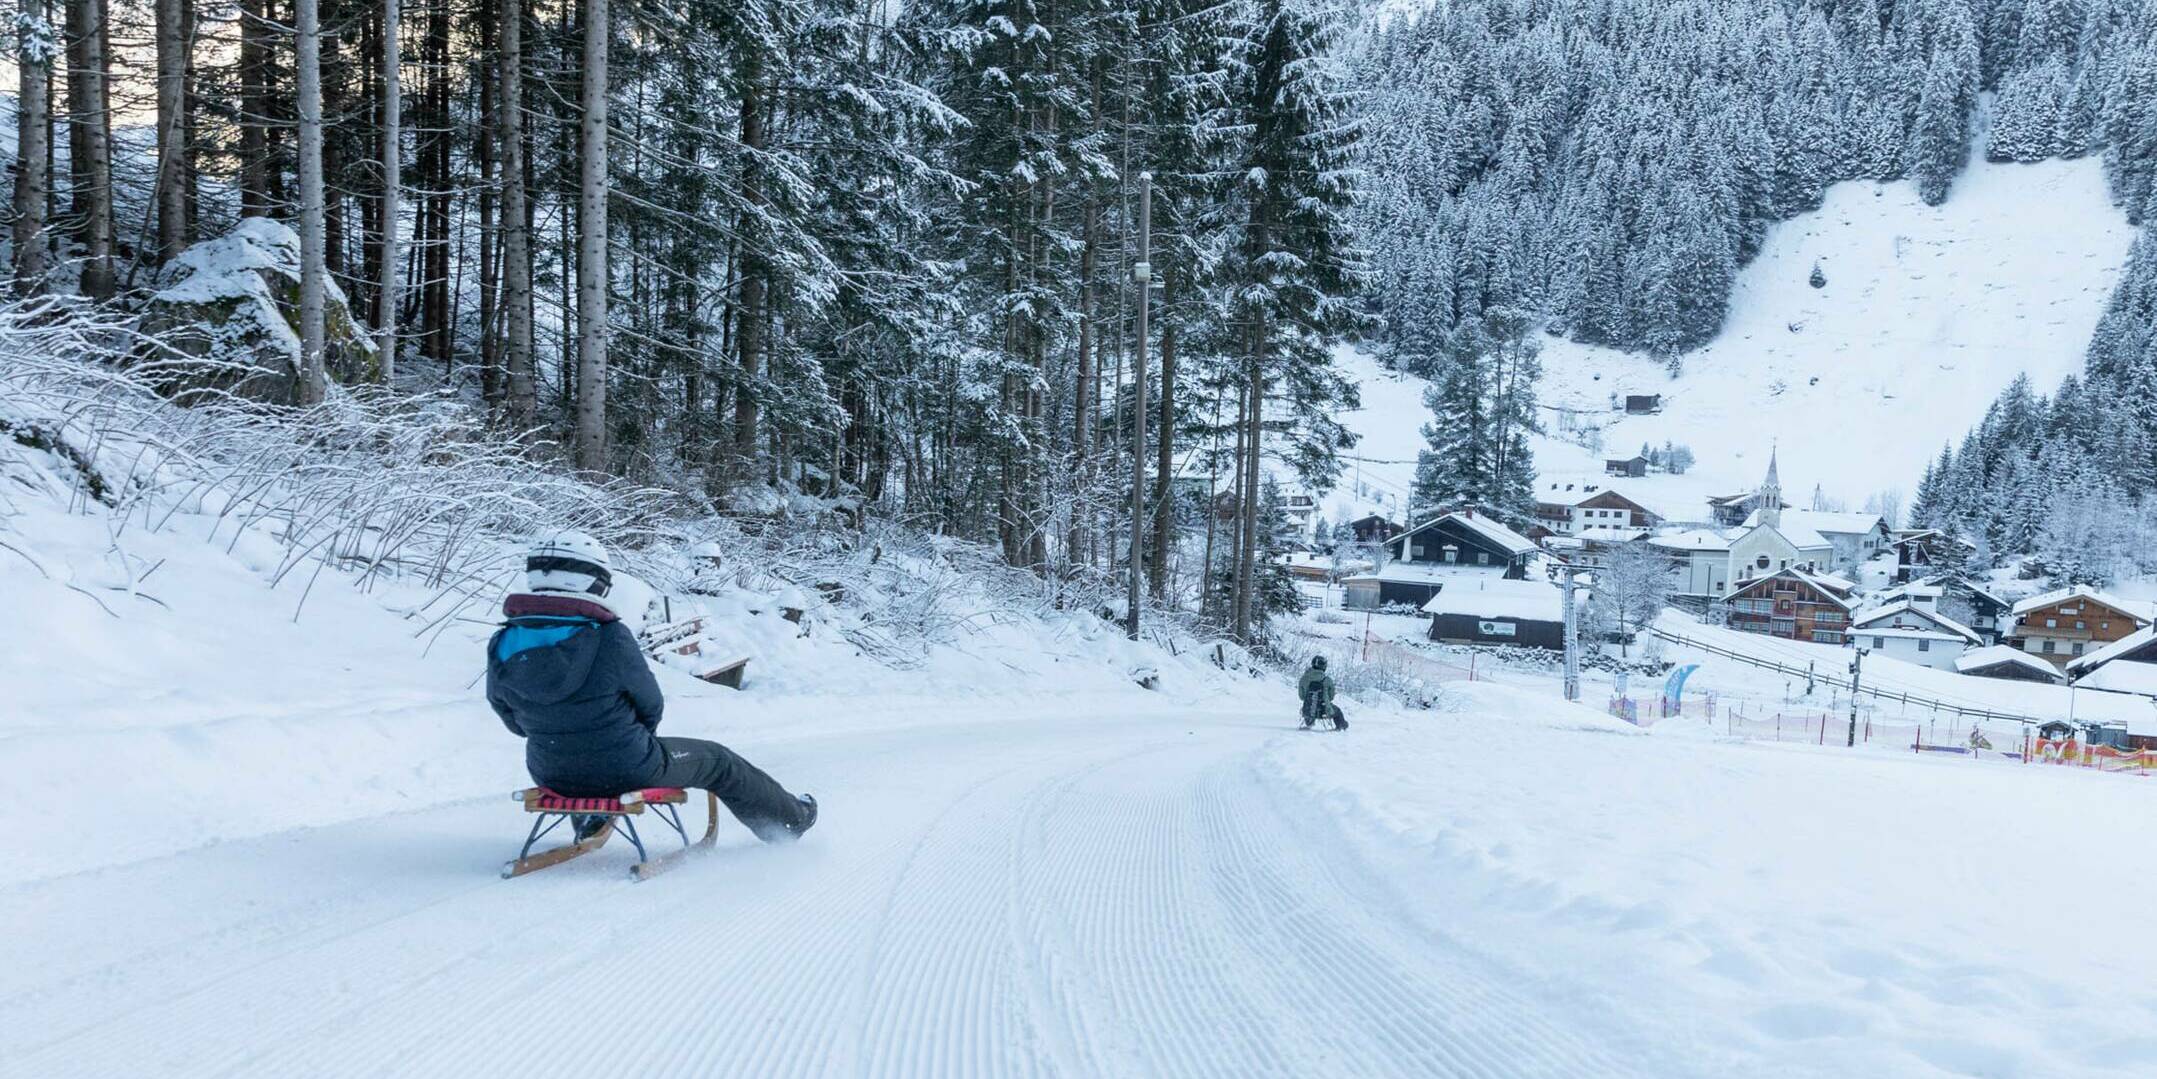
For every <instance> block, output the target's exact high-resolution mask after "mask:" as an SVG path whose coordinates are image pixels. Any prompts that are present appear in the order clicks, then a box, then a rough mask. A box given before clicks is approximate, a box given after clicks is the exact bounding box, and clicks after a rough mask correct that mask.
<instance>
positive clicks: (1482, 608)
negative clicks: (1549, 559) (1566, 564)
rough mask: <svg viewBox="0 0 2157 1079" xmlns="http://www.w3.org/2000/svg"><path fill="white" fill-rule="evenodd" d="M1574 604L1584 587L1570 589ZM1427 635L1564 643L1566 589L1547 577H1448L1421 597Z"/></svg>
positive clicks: (1557, 646) (1555, 646)
mask: <svg viewBox="0 0 2157 1079" xmlns="http://www.w3.org/2000/svg"><path fill="white" fill-rule="evenodd" d="M1573 602H1574V603H1575V604H1576V605H1579V604H1584V603H1586V602H1587V592H1586V591H1585V590H1582V591H1577V592H1575V593H1574V595H1573ZM1423 613H1424V614H1427V615H1429V616H1430V617H1431V625H1430V639H1431V640H1434V641H1438V642H1440V643H1443V644H1509V645H1521V646H1525V647H1530V648H1549V649H1552V650H1562V649H1564V648H1565V592H1564V591H1563V590H1562V589H1560V588H1559V587H1558V586H1556V585H1554V584H1551V583H1549V582H1548V581H1531V580H1507V579H1505V578H1502V577H1480V578H1478V577H1470V578H1461V579H1458V580H1453V581H1448V582H1446V584H1445V587H1444V588H1442V589H1440V590H1439V592H1438V593H1437V594H1436V595H1434V596H1432V597H1431V598H1430V599H1428V600H1426V601H1424V603H1423Z"/></svg>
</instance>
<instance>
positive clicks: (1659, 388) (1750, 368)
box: [1327, 158, 2134, 519]
mask: <svg viewBox="0 0 2157 1079" xmlns="http://www.w3.org/2000/svg"><path fill="white" fill-rule="evenodd" d="M2133 238H2134V228H2133V227H2132V226H2130V225H2129V224H2128V223H2127V221H2126V218H2125V217H2124V215H2122V214H2121V213H2120V211H2119V210H2118V208H2116V207H2115V206H2113V205H2112V203H2111V199H2110V197H2109V195H2108V194H2107V191H2106V186H2105V178H2104V169H2103V165H2102V163H2101V162H2099V161H2098V160H2096V159H2095V158H2090V159H2084V160H2078V161H2047V162H2040V163H2037V164H1995V163H1991V162H1985V161H1983V160H1974V161H1973V162H1972V163H1971V165H1970V167H1969V168H1968V169H1967V170H1966V171H1965V172H1964V173H1963V174H1962V175H1961V176H1960V177H1958V178H1957V179H1956V181H1955V186H1954V188H1953V191H1952V192H1951V194H1950V195H1949V197H1948V199H1947V201H1946V202H1945V203H1943V204H1941V205H1939V206H1926V205H1925V204H1924V203H1923V201H1922V200H1920V199H1919V198H1918V197H1917V194H1916V191H1915V189H1914V188H1913V187H1912V185H1910V184H1909V183H1906V182H1905V183H1890V184H1877V183H1862V182H1853V183H1843V184H1837V185H1835V186H1833V187H1831V188H1829V189H1828V191H1827V195H1826V198H1825V200H1824V202H1823V204H1822V206H1821V208H1820V209H1818V210H1816V211H1813V212H1810V213H1806V214H1801V215H1799V216H1797V217H1796V218H1793V219H1791V220H1789V221H1786V222H1783V223H1781V224H1779V225H1776V226H1774V227H1773V228H1772V229H1771V230H1770V231H1769V233H1768V236H1767V239H1766V242H1765V244H1764V246H1763V248H1762V250H1761V252H1760V253H1759V254H1758V255H1757V256H1756V257H1755V258H1754V259H1753V261H1752V262H1750V263H1749V264H1747V265H1746V266H1745V267H1744V268H1743V269H1742V270H1741V271H1739V274H1738V278H1737V282H1736V285H1735V286H1734V288H1733V290H1732V293H1731V298H1730V313H1729V316H1728V317H1727V319H1726V320H1725V322H1724V326H1723V330H1722V332H1721V333H1720V334H1719V335H1718V336H1717V337H1716V338H1715V339H1714V340H1713V341H1711V342H1709V343H1708V344H1707V345H1705V346H1702V347H1701V348H1699V349H1697V350H1694V351H1693V352H1690V353H1687V354H1685V355H1684V356H1682V357H1680V364H1679V368H1680V374H1679V375H1678V376H1677V377H1675V378H1673V377H1672V376H1671V375H1670V373H1669V370H1668V367H1667V366H1666V365H1665V364H1663V363H1661V362H1659V361H1656V360H1654V359H1652V358H1650V357H1647V356H1644V355H1637V354H1632V353H1625V352H1619V351H1616V350H1613V349H1607V348H1598V347H1595V346H1590V345H1582V344H1579V343H1577V342H1573V341H1568V340H1563V339H1559V338H1552V337H1546V338H1545V339H1544V344H1543V380H1542V383H1541V385H1540V387H1539V388H1538V399H1539V401H1540V403H1541V404H1542V405H1543V406H1544V409H1543V411H1542V416H1541V418H1542V420H1543V422H1544V424H1545V426H1546V427H1547V428H1548V430H1549V432H1550V434H1549V436H1548V437H1544V438H1539V439H1536V440H1535V447H1534V448H1535V453H1536V464H1537V467H1538V469H1539V471H1540V472H1541V473H1542V474H1543V476H1544V477H1545V479H1546V481H1549V480H1560V481H1562V480H1567V479H1576V478H1580V477H1593V476H1596V475H1599V474H1600V473H1601V471H1602V459H1603V457H1605V456H1609V457H1622V456H1629V455H1631V454H1633V453H1637V452H1638V451H1639V449H1640V447H1641V445H1642V444H1644V443H1645V444H1649V445H1653V446H1658V447H1659V446H1661V445H1662V444H1663V443H1664V442H1666V441H1670V442H1677V443H1681V444H1685V445H1689V446H1690V447H1691V448H1692V450H1693V453H1694V456H1695V458H1696V464H1695V466H1694V468H1693V470H1692V471H1691V472H1690V473H1688V474H1687V475H1684V476H1665V475H1659V474H1658V475H1654V476H1650V477H1648V478H1647V479H1645V480H1639V479H1635V480H1627V481H1622V482H1621V486H1622V488H1623V489H1624V490H1625V491H1626V493H1628V494H1630V495H1632V496H1633V497H1635V498H1638V499H1640V500H1641V501H1643V502H1645V503H1647V504H1648V505H1650V506H1651V507H1652V508H1655V509H1657V510H1658V511H1659V512H1662V513H1663V514H1664V515H1665V516H1672V517H1676V516H1679V515H1680V514H1682V515H1683V517H1686V518H1691V517H1697V516H1699V515H1700V514H1702V513H1703V512H1704V507H1702V506H1701V505H1700V503H1701V501H1702V499H1703V498H1705V497H1706V496H1707V495H1710V494H1728V493H1730V492H1733V491H1742V490H1750V489H1751V488H1752V487H1754V486H1755V485H1757V484H1758V483H1759V482H1760V478H1761V475H1762V474H1763V473H1764V472H1765V471H1766V469H1767V459H1768V452H1769V450H1770V449H1774V450H1776V451H1777V452H1778V453H1779V455H1780V460H1781V464H1782V481H1783V486H1784V490H1785V492H1786V494H1787V495H1788V496H1789V497H1790V498H1792V499H1794V500H1796V501H1798V502H1799V503H1801V504H1810V500H1811V496H1812V492H1813V489H1814V487H1815V486H1818V487H1819V488H1820V489H1821V491H1822V493H1823V494H1825V495H1826V496H1828V497H1829V498H1831V499H1839V500H1841V501H1843V502H1845V503H1847V504H1849V505H1850V507H1851V508H1853V509H1855V508H1857V507H1858V506H1859V505H1860V504H1862V503H1863V502H1864V500H1865V498H1866V497H1867V496H1869V495H1871V494H1873V493H1874V492H1877V491H1879V490H1882V489H1884V488H1899V489H1901V490H1902V491H1903V492H1904V495H1905V499H1904V501H1905V504H1907V501H1908V495H1909V493H1910V492H1912V491H1914V490H1915V488H1916V485H1917V480H1918V478H1919V476H1920V474H1921V473H1922V472H1923V470H1924V467H1925V465H1926V464H1927V463H1928V462H1930V461H1931V460H1932V459H1933V458H1934V457H1936V456H1937V455H1938V454H1939V451H1940V447H1941V445H1942V444H1944V443H1949V442H1954V441H1959V440H1960V439H1961V437H1962V435H1963V432H1964V431H1966V430H1968V428H1969V427H1970V426H1971V425H1972V424H1974V423H1976V422H1977V421H1978V420H1979V419H1981V418H1982V417H1983V415H1984V410H1985V408H1986V406H1988V405H1990V404H1991V403H1992V400H1993V398H1994V397H1996V396H1998V394H1999V392H2000V391H2001V390H2002V389H2004V388H2006V386H2007V385H2008V384H2009V383H2010V382H2012V381H2013V380H2014V378H2015V376H2016V375H2017V374H2027V375H2028V376H2029V378H2030V381H2031V383H2032V385H2033V387H2034V388H2035V390H2036V392H2038V393H2050V392H2051V391H2052V390H2053V389H2054V388H2056V387H2057V386H2058V385H2059V383H2060V380H2061V379H2063V378H2065V377H2066V376H2067V375H2069V374H2071V373H2073V372H2076V371H2079V370H2080V369H2081V366H2082V355H2083V352H2084V351H2085V349H2086V348H2087V347H2088V345H2089V340H2090V333H2091V331H2092V330H2093V329H2094V328H2095V327H2096V325H2097V320H2098V318H2099V317H2100V316H2101V315H2102V314H2103V311H2104V306H2105V303H2106V301H2107V300H2108V299H2109V298H2110V296H2111V294H2112V288H2113V285H2114V282H2115V281H2116V280H2117V278H2118V275H2119V269H2120V266H2121V265H2122V264H2123V263H2124V262H2125V259H2126V254H2127V249H2128V247H2129V245H2130V244H2131V243H2132V241H2133ZM1815 264H1817V265H1818V266H1819V267H1820V270H1821V273H1822V275H1823V276H1824V277H1825V279H1826V284H1825V285H1824V286H1823V287H1821V288H1818V289H1815V288H1813V287H1812V286H1811V284H1810V277H1811V274H1812V269H1813V267H1814V265H1815ZM1342 359H1343V362H1344V364H1345V365H1346V373H1347V374H1348V376H1349V377H1350V378H1351V379H1353V380H1355V381H1357V382H1358V383H1359V384H1360V385H1361V387H1362V393H1363V397H1364V407H1363V409H1362V410H1361V411H1360V412H1357V413H1352V414H1350V415H1349V416H1348V417H1347V419H1346V422H1347V424H1348V426H1349V427H1350V428H1351V429H1352V430H1354V431H1356V432H1357V433H1358V434H1359V435H1361V436H1362V440H1361V442H1360V444H1359V445H1358V447H1357V448H1356V450H1355V451H1353V452H1354V453H1355V454H1357V455H1358V456H1360V457H1362V458H1367V459H1369V460H1368V461H1365V462H1362V463H1361V468H1362V470H1363V473H1364V476H1365V486H1366V487H1367V488H1370V489H1372V490H1374V491H1378V490H1382V491H1392V490H1396V489H1397V490H1401V491H1405V489H1406V488H1407V486H1408V484H1409V483H1410V482H1411V481H1412V480H1413V478H1414V465H1413V461H1414V458H1415V451H1416V450H1418V449H1420V448H1421V446H1422V440H1421V437H1420V435H1419V434H1418V432H1417V430H1416V427H1417V425H1419V424H1421V423H1422V422H1423V419H1424V418H1425V414H1424V410H1423V408H1422V405H1421V401H1420V394H1421V389H1422V384H1421V383H1420V382H1419V381H1417V380H1413V379H1411V380H1407V381H1406V382H1402V381H1399V380H1398V379H1397V377H1396V376H1392V375H1390V374H1388V373H1387V372H1384V371H1382V370H1381V369H1379V368H1378V366H1377V365H1376V364H1375V363H1374V362H1372V361H1371V360H1370V359H1368V358H1367V357H1363V356H1361V355H1359V354H1356V353H1353V352H1350V351H1348V350H1343V353H1342ZM1627 394H1661V395H1663V398H1664V408H1663V411H1662V413H1661V414H1659V415H1649V416H1626V415H1624V414H1622V413H1616V412H1613V410H1612V401H1613V395H1615V399H1616V400H1618V401H1619V402H1621V403H1622V401H1623V398H1624V396H1625V395H1627ZM1560 410H1572V411H1573V414H1574V415H1573V418H1572V420H1571V421H1568V419H1567V418H1566V417H1565V416H1563V415H1561V412H1560ZM1568 422H1573V423H1577V424H1580V425H1592V426H1597V427H1600V428H1602V442H1603V449H1604V450H1605V453H1603V454H1596V453H1591V452H1589V450H1587V449H1585V448H1583V447H1582V446H1581V445H1579V444H1577V441H1576V440H1575V439H1574V438H1571V437H1568V436H1566V435H1565V434H1564V431H1563V428H1564V427H1565V425H1566V424H1567V423H1568ZM1372 462H1378V463H1372ZM1352 466H1353V463H1352ZM1353 481H1354V473H1353V471H1352V470H1351V472H1350V473H1347V474H1344V476H1343V480H1342V483H1343V488H1342V490H1341V491H1339V492H1337V493H1336V494H1335V495H1334V496H1333V497H1332V498H1331V499H1329V504H1328V507H1327V508H1328V510H1329V511H1330V515H1331V516H1333V517H1334V518H1335V519H1337V517H1338V514H1340V513H1341V512H1344V511H1349V510H1353V509H1357V508H1361V507H1363V506H1366V505H1367V506H1370V507H1371V508H1377V507H1378V506H1382V505H1383V503H1382V501H1375V500H1373V499H1372V498H1370V497H1365V498H1361V499H1358V498H1355V497H1353V496H1352V490H1353V488H1352V486H1350V485H1351V484H1352V483H1353Z"/></svg>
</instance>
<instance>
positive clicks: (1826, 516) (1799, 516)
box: [1745, 509, 1880, 536]
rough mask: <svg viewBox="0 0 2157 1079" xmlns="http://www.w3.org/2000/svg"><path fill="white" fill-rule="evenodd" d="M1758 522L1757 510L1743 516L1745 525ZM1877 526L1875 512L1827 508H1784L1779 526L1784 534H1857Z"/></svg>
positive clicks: (1877, 521)
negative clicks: (1849, 511)
mask: <svg viewBox="0 0 2157 1079" xmlns="http://www.w3.org/2000/svg"><path fill="white" fill-rule="evenodd" d="M1759 523H1760V511H1759V510H1754V511H1753V512H1752V515H1751V516H1749V517H1747V518H1745V524H1746V525H1747V526H1752V525H1757V524H1759ZM1879 526H1880V515H1879V514H1877V513H1836V512H1830V511H1828V510H1793V509H1786V510H1783V511H1782V524H1781V525H1780V526H1779V527H1780V528H1781V529H1782V533H1783V535H1785V536H1788V535H1790V532H1791V530H1792V529H1801V530H1807V531H1812V532H1817V533H1820V534H1821V535H1823V536H1831V535H1832V536H1858V535H1863V534H1865V533H1867V532H1870V531H1872V530H1873V529H1875V528H1878V527H1879Z"/></svg>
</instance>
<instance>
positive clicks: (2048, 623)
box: [2045, 618, 2060, 629]
mask: <svg viewBox="0 0 2157 1079" xmlns="http://www.w3.org/2000/svg"><path fill="white" fill-rule="evenodd" d="M2045 628H2046V629H2058V628H2060V620H2059V619H2057V618H2047V619H2045Z"/></svg>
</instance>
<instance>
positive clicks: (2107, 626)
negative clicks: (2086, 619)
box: [2097, 622, 2112, 629]
mask: <svg viewBox="0 0 2157 1079" xmlns="http://www.w3.org/2000/svg"><path fill="white" fill-rule="evenodd" d="M2097 628H2098V629H2111V628H2112V623H2110V622H2099V623H2097Z"/></svg>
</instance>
